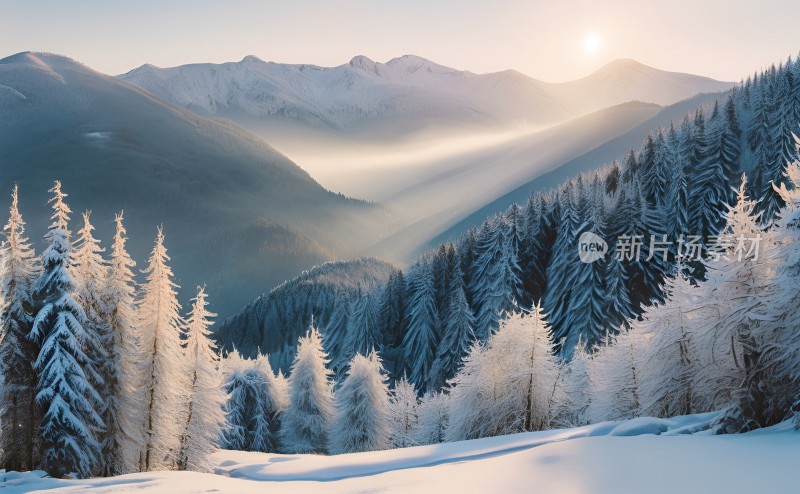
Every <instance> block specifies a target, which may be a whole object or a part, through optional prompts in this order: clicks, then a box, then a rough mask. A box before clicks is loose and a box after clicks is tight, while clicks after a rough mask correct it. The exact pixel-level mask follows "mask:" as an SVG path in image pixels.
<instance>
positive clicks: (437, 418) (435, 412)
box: [414, 392, 451, 445]
mask: <svg viewBox="0 0 800 494" xmlns="http://www.w3.org/2000/svg"><path fill="white" fill-rule="evenodd" d="M450 409H451V407H450V395H448V394H447V393H443V392H434V393H428V394H426V395H425V396H424V397H423V398H422V401H421V402H420V404H419V408H418V410H419V422H417V427H416V429H415V430H414V442H416V444H418V445H427V444H438V443H441V442H444V441H445V437H446V434H447V429H448V421H449V417H450V415H449V414H450Z"/></svg>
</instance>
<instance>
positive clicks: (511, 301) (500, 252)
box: [470, 216, 522, 341]
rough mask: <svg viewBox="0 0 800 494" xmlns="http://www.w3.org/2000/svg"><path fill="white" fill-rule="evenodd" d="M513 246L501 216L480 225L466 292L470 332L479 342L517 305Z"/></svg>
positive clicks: (512, 239) (507, 226)
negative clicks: (469, 299) (472, 319)
mask: <svg viewBox="0 0 800 494" xmlns="http://www.w3.org/2000/svg"><path fill="white" fill-rule="evenodd" d="M514 244H515V239H514V238H512V229H511V227H510V225H509V224H508V223H507V222H506V221H505V219H504V218H503V217H502V216H497V217H495V218H493V219H492V220H491V221H488V222H486V223H484V225H483V226H482V227H481V229H480V231H479V233H478V237H477V245H476V253H477V256H476V257H475V260H474V261H473V263H472V277H471V280H472V286H471V287H470V291H471V292H472V294H473V306H474V307H473V312H474V314H475V327H474V329H473V332H474V333H475V336H476V337H477V338H478V339H480V340H482V341H486V340H487V339H488V338H489V336H490V335H491V334H493V333H494V332H495V331H497V327H498V322H499V321H500V320H501V319H502V318H504V317H505V316H506V314H508V313H510V312H511V311H512V310H514V309H515V307H516V306H517V304H518V298H519V293H520V288H521V285H522V282H521V281H520V279H519V262H518V258H517V252H516V251H515V250H514Z"/></svg>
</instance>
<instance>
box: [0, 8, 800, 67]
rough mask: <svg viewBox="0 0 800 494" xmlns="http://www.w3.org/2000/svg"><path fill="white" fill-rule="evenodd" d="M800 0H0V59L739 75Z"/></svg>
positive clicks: (775, 43)
mask: <svg viewBox="0 0 800 494" xmlns="http://www.w3.org/2000/svg"><path fill="white" fill-rule="evenodd" d="M795 3H796V0H760V1H741V0H727V1H717V0H710V1H708V0H658V1H646V0H607V1H603V2H592V1H586V0H557V1H549V2H543V1H521V0H492V1H489V0H482V1H477V0H404V1H391V2H390V1H387V0H342V1H331V0H290V1H287V0H280V1H272V0H258V1H256V0H225V1H209V0H158V1H156V0H137V1H135V2H122V1H115V0H73V1H69V2H64V1H62V0H40V1H36V2H30V1H27V0H0V57H4V56H7V55H12V54H14V53H17V52H20V51H27V50H30V51H47V52H54V53H59V54H62V55H67V56H69V57H71V58H74V59H76V60H78V61H80V62H83V63H84V64H86V65H89V66H90V67H92V68H94V69H96V70H99V71H101V72H105V73H107V74H120V73H124V72H127V71H129V70H131V69H133V68H135V67H138V66H140V65H142V64H144V63H152V64H154V65H157V66H160V67H168V66H174V65H181V64H185V63H194V62H217V63H218V62H230V61H238V60H241V59H242V58H243V57H244V56H245V55H249V54H252V55H256V56H258V57H259V58H262V59H264V60H270V61H275V62H285V63H311V64H316V65H322V66H333V65H340V64H343V63H346V62H347V61H349V60H350V59H351V58H352V57H353V56H355V55H366V56H368V57H370V58H371V59H373V60H375V61H379V62H385V61H388V60H389V59H391V58H394V57H397V56H401V55H405V54H414V55H419V56H422V57H425V58H428V59H430V60H433V61H435V62H437V63H440V64H442V65H447V66H450V67H454V68H457V69H462V70H470V71H472V72H476V73H485V72H494V71H500V70H506V69H516V70H518V71H520V72H523V73H525V74H527V75H529V76H531V77H535V78H538V79H542V80H546V81H551V82H559V81H565V80H571V79H575V78H578V77H581V76H583V75H586V74H588V73H589V72H591V71H592V70H594V69H597V68H599V67H601V66H602V65H604V64H605V63H608V62H610V61H612V60H615V59H618V58H633V59H636V60H638V61H640V62H642V63H645V64H647V65H651V66H654V67H657V68H660V69H665V70H673V71H680V72H688V73H695V74H701V75H705V76H709V77H713V78H716V79H721V80H728V81H734V80H739V79H741V78H742V77H744V76H746V75H747V74H749V73H752V72H753V71H755V70H756V69H759V68H761V67H763V66H764V65H767V64H770V63H773V62H774V63H777V62H779V61H781V60H784V59H785V58H786V57H787V56H789V55H796V54H797V52H798V50H800V36H799V35H798V31H797V15H798V12H797V8H796V5H793V4H795Z"/></svg>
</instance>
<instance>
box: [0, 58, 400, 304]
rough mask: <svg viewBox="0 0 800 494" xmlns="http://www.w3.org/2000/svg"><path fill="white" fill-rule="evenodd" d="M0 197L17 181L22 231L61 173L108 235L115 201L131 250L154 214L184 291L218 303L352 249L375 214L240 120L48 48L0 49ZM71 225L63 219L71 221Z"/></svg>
mask: <svg viewBox="0 0 800 494" xmlns="http://www.w3.org/2000/svg"><path fill="white" fill-rule="evenodd" d="M0 115H2V118H0V172H2V175H0V208H2V209H4V210H5V209H6V207H7V204H8V201H9V200H10V199H9V195H8V194H7V193H10V190H11V186H12V184H13V183H14V182H17V183H19V186H20V194H21V208H22V213H23V214H24V216H25V219H26V220H27V221H28V223H29V233H30V235H31V237H32V238H33V239H34V240H38V239H39V238H41V235H42V234H43V233H44V232H45V229H46V226H47V224H48V223H49V222H48V216H49V214H50V213H49V209H48V207H47V205H46V202H47V199H48V193H47V190H48V189H49V188H50V187H51V185H52V181H53V180H54V179H60V180H62V181H63V183H64V189H65V191H66V192H67V193H68V194H69V195H70V197H69V203H70V205H71V206H72V209H73V210H74V211H75V212H76V214H75V217H74V218H73V220H74V221H75V223H74V225H77V220H78V215H77V213H78V212H80V211H83V210H84V209H91V210H94V215H93V217H92V218H93V220H94V221H95V223H96V225H97V227H98V233H99V235H100V236H101V238H103V240H105V241H106V245H107V246H108V245H109V239H110V236H111V232H112V226H113V215H114V213H115V212H117V211H120V210H123V209H124V210H125V218H126V223H127V225H128V232H129V234H130V237H131V243H130V246H131V251H132V254H133V255H134V256H135V258H136V259H137V260H139V262H140V266H141V264H142V263H143V262H144V260H145V259H146V255H147V253H148V252H149V249H150V247H151V245H152V242H153V240H154V238H155V230H156V226H157V225H159V224H163V225H164V228H165V233H166V243H167V247H168V248H169V251H170V255H171V256H172V258H173V261H172V262H173V264H174V268H175V271H176V274H177V276H178V283H180V284H181V285H183V286H184V288H185V291H186V293H187V294H188V293H190V292H193V290H194V285H196V284H199V283H207V284H208V292H209V293H210V296H211V304H212V309H213V310H215V311H217V312H219V313H221V314H222V315H225V314H228V313H231V312H232V311H233V310H235V309H237V308H239V307H241V305H242V304H244V303H246V302H247V301H249V300H252V299H253V298H254V297H255V296H256V295H258V294H259V293H261V292H262V291H263V288H264V287H265V286H266V287H268V286H273V285H274V284H276V283H279V282H280V281H282V280H285V279H287V278H289V277H290V276H292V275H294V274H296V273H297V272H299V271H300V270H302V269H304V268H307V267H309V266H311V265H314V264H318V263H320V262H324V261H326V260H330V259H335V258H338V257H340V256H341V257H346V256H352V255H353V253H354V252H356V251H357V250H358V249H359V248H360V247H361V243H369V242H374V241H375V240H376V239H377V238H379V236H380V235H381V234H383V233H384V232H385V230H386V229H388V228H389V227H387V226H384V225H385V224H386V223H388V222H390V219H389V218H388V217H387V213H386V212H385V211H384V210H382V209H381V208H379V207H376V206H374V205H371V204H367V203H364V202H361V201H356V200H352V199H348V198H346V197H344V196H341V195H338V194H333V193H331V192H329V191H327V190H325V189H324V188H323V187H322V186H320V185H319V184H318V183H317V182H316V181H314V180H313V179H312V178H311V177H310V176H309V175H308V174H307V173H306V172H305V171H303V170H302V169H301V168H299V167H298V166H296V165H295V164H294V163H292V162H291V161H290V160H289V159H287V158H286V157H285V156H283V155H281V154H279V153H278V152H276V151H275V150H274V149H272V148H270V147H269V146H267V145H265V144H264V143H263V142H262V141H261V140H259V139H258V138H256V137H255V136H252V135H251V134H249V133H247V132H246V131H244V130H242V129H240V128H238V127H236V126H234V125H232V124H229V123H226V122H224V121H214V120H210V119H208V118H205V117H201V116H198V115H195V114H193V113H190V112H187V111H184V110H179V109H177V108H174V107H171V106H169V105H167V104H165V103H163V102H161V101H159V100H157V99H156V98H154V97H153V96H151V95H150V94H148V93H146V92H144V91H142V90H141V89H139V88H136V87H134V86H131V85H129V84H127V83H125V82H122V81H120V80H118V79H116V78H113V77H109V76H105V75H103V74H100V73H98V72H95V71H93V70H91V69H89V68H88V67H85V66H83V65H81V64H79V63H77V62H75V61H73V60H70V59H68V58H64V57H61V56H57V55H49V54H35V53H20V54H18V55H14V56H11V57H8V58H4V59H2V60H0ZM73 229H76V228H73Z"/></svg>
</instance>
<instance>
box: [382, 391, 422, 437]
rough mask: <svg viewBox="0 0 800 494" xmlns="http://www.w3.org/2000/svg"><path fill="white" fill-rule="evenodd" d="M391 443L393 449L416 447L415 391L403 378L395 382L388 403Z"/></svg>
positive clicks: (417, 403)
mask: <svg viewBox="0 0 800 494" xmlns="http://www.w3.org/2000/svg"><path fill="white" fill-rule="evenodd" d="M389 412H390V415H391V431H392V433H391V443H392V446H394V447H395V448H408V447H411V446H416V445H417V441H416V436H415V430H416V428H417V425H418V423H419V401H418V399H417V390H416V389H414V385H413V384H411V383H410V382H408V379H406V377H405V376H403V377H402V378H401V379H400V380H398V381H397V382H395V385H394V389H393V390H392V393H391V400H390V403H389Z"/></svg>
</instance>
